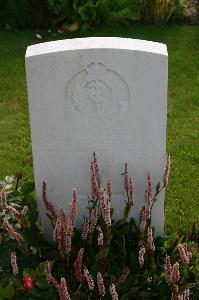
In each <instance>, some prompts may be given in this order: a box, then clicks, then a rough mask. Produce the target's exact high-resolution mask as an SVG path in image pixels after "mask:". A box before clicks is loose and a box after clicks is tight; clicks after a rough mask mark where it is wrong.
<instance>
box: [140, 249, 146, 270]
mask: <svg viewBox="0 0 199 300" xmlns="http://www.w3.org/2000/svg"><path fill="white" fill-rule="evenodd" d="M145 252H146V249H145V247H144V245H142V246H141V247H140V250H139V253H138V261H139V265H140V267H141V268H142V266H143V265H144V255H145Z"/></svg>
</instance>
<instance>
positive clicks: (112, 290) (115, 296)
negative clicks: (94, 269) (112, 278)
mask: <svg viewBox="0 0 199 300" xmlns="http://www.w3.org/2000/svg"><path fill="white" fill-rule="evenodd" d="M110 293H111V297H112V300H119V298H118V294H117V292H116V288H115V285H114V284H113V283H112V284H111V285H110Z"/></svg>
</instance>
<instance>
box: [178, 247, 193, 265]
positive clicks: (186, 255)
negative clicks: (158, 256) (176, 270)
mask: <svg viewBox="0 0 199 300" xmlns="http://www.w3.org/2000/svg"><path fill="white" fill-rule="evenodd" d="M178 249H179V253H180V258H181V260H182V262H183V264H184V265H185V266H188V265H189V263H190V260H191V258H192V252H191V251H188V249H187V245H182V244H180V245H179V246H178Z"/></svg>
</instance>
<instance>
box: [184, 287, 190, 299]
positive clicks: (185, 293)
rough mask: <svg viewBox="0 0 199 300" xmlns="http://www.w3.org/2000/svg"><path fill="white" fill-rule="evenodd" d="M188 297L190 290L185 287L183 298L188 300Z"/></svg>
mask: <svg viewBox="0 0 199 300" xmlns="http://www.w3.org/2000/svg"><path fill="white" fill-rule="evenodd" d="M189 297H190V290H189V289H186V290H185V291H184V293H183V300H189Z"/></svg>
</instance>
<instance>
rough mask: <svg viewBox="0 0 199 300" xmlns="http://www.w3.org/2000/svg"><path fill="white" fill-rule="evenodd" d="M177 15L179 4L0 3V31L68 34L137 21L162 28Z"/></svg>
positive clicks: (167, 0) (123, 0)
mask: <svg viewBox="0 0 199 300" xmlns="http://www.w3.org/2000/svg"><path fill="white" fill-rule="evenodd" d="M181 14H182V7H181V5H180V1H179V0H163V1H160V0H30V1H26V0H18V1H17V0H0V29H29V28H35V29H43V28H46V27H52V28H58V27H60V26H62V25H64V26H65V27H66V28H67V29H69V30H70V31H74V30H77V29H79V28H81V29H83V30H87V29H89V28H96V27H97V26H98V25H101V24H108V25H110V24H112V23H116V22H119V23H124V24H127V25H129V24H131V23H132V22H134V21H139V20H140V18H141V21H142V22H144V23H155V24H166V23H168V22H169V21H171V20H172V19H173V20H176V19H178V18H180V15H181ZM140 15H141V17H140ZM176 17H177V18H176ZM74 24H76V25H75V26H74ZM67 25H69V26H68V27H67ZM71 25H72V27H71Z"/></svg>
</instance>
